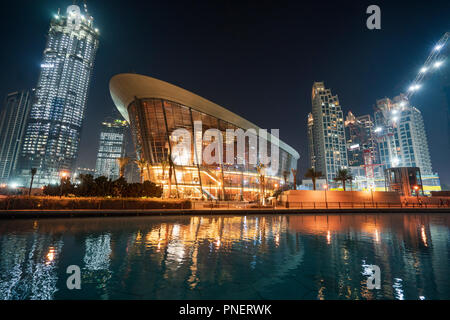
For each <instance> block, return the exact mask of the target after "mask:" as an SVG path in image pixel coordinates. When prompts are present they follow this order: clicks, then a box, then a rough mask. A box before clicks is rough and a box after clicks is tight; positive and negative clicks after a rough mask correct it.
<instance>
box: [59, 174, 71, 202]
mask: <svg viewBox="0 0 450 320" xmlns="http://www.w3.org/2000/svg"><path fill="white" fill-rule="evenodd" d="M59 175H60V176H61V183H60V186H59V197H60V198H62V194H63V183H64V179H66V178H67V177H68V176H69V173H68V172H66V171H61V172H60V173H59Z"/></svg>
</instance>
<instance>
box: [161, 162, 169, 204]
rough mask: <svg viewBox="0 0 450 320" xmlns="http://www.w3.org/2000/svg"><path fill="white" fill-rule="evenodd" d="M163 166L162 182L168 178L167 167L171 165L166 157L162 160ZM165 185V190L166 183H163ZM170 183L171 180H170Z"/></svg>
mask: <svg viewBox="0 0 450 320" xmlns="http://www.w3.org/2000/svg"><path fill="white" fill-rule="evenodd" d="M161 166H162V177H161V182H163V181H164V180H165V179H166V169H167V167H168V166H169V161H167V160H166V159H164V160H163V161H161ZM161 184H162V185H163V190H164V183H161ZM169 185H170V182H169ZM170 192H171V191H170V189H169V197H170ZM163 198H164V192H163Z"/></svg>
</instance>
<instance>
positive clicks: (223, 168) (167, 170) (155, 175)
mask: <svg viewBox="0 0 450 320" xmlns="http://www.w3.org/2000/svg"><path fill="white" fill-rule="evenodd" d="M128 115H129V119H130V125H131V130H132V134H133V139H134V142H135V146H136V151H137V155H138V157H139V158H140V159H145V160H146V161H148V162H149V163H150V165H149V166H148V168H147V169H145V170H144V176H145V178H146V179H150V180H151V181H155V182H156V183H159V184H161V185H163V186H164V192H165V196H166V197H167V196H169V195H171V196H179V197H181V198H194V199H202V198H204V199H205V198H206V199H214V200H229V201H242V200H244V201H256V200H257V199H258V198H259V197H260V196H261V190H262V189H264V191H263V192H264V193H265V195H266V196H270V195H271V194H272V193H273V192H274V191H276V190H277V189H279V188H280V187H282V185H283V184H284V183H285V182H284V178H283V172H289V173H290V172H291V169H295V168H296V167H297V160H298V159H297V158H296V156H295V155H292V154H290V153H289V152H287V151H286V150H283V149H282V148H280V152H279V166H278V171H277V172H271V174H270V175H269V174H267V175H265V179H264V180H265V182H264V188H261V181H260V180H261V179H260V174H259V173H258V170H257V167H256V166H255V165H250V164H249V163H250V162H251V161H250V158H249V157H250V153H249V151H250V150H249V148H250V147H251V146H250V145H251V144H250V143H249V141H250V140H251V139H252V138H253V137H252V136H250V137H246V138H245V140H246V143H245V156H244V157H245V159H241V160H244V161H236V160H238V159H237V157H235V161H234V163H227V162H226V150H227V146H228V147H229V149H232V148H234V150H235V153H234V154H235V155H236V154H238V152H237V151H236V150H237V149H238V142H237V139H236V138H234V139H233V140H231V139H227V138H226V137H227V136H226V130H227V129H232V130H237V129H243V128H239V127H237V126H236V125H234V124H232V123H229V122H227V121H224V120H222V119H220V118H218V117H216V116H214V115H210V114H206V113H202V112H199V111H198V110H195V109H194V108H192V107H189V106H186V105H182V104H179V103H175V102H172V101H169V100H165V99H156V98H147V99H135V100H134V101H133V102H132V103H131V104H130V105H129V106H128ZM197 121H201V122H202V134H201V136H200V134H199V133H200V132H199V131H196V130H195V128H194V123H195V122H197ZM177 129H186V130H187V131H188V132H190V133H191V137H192V138H191V146H190V150H188V152H190V154H189V155H186V154H175V153H174V147H175V145H176V144H177V141H172V138H171V137H172V133H173V132H174V131H175V130H177ZM208 129H218V130H220V132H221V133H222V135H223V152H222V156H223V161H221V162H222V164H217V163H216V164H214V165H210V164H207V163H206V162H205V161H204V159H203V158H202V160H201V161H200V160H199V161H196V159H198V158H199V156H198V155H199V152H202V150H205V148H206V147H208V145H209V144H210V143H212V142H204V141H203V139H202V137H203V135H204V134H205V132H206V131H207V130H208ZM243 130H244V129H243ZM244 131H245V130H244ZM200 141H201V143H200ZM196 142H197V143H196ZM230 144H232V146H230ZM198 148H202V150H197V149H198ZM253 151H255V152H256V150H253ZM267 152H268V156H270V152H271V147H270V145H269V144H267ZM171 155H173V156H172V157H171ZM170 159H174V160H173V161H171V160H170ZM238 163H244V164H241V165H239V164H238Z"/></svg>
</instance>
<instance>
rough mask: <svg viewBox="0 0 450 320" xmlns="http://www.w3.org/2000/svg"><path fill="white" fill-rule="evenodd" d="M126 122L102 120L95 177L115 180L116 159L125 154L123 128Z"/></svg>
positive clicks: (118, 173)
mask: <svg viewBox="0 0 450 320" xmlns="http://www.w3.org/2000/svg"><path fill="white" fill-rule="evenodd" d="M126 128H127V122H126V121H122V120H115V121H113V122H109V121H107V122H103V123H102V131H101V132H100V142H99V148H98V154H97V162H96V166H95V176H96V177H100V176H103V177H107V178H108V179H111V180H113V181H114V180H117V179H118V178H119V176H120V172H119V171H120V168H119V162H118V160H117V159H119V158H123V157H124V156H125V129H126Z"/></svg>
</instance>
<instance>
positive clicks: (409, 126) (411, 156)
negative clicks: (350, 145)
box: [375, 95, 440, 193]
mask: <svg viewBox="0 0 450 320" xmlns="http://www.w3.org/2000/svg"><path fill="white" fill-rule="evenodd" d="M375 126H376V128H375V132H376V134H377V139H378V149H379V154H380V162H381V164H382V168H383V169H388V168H396V167H417V168H420V173H421V176H422V180H423V185H424V191H425V192H426V193H428V192H429V191H439V190H440V182H439V176H438V175H437V173H433V169H432V166H431V157H430V152H429V148H428V141H427V135H426V131H425V124H424V121H423V117H422V113H421V112H420V110H418V109H417V108H415V107H413V106H411V105H410V104H409V101H408V100H407V98H406V97H405V96H403V95H400V96H398V97H395V98H394V99H393V100H391V99H389V98H384V99H381V100H378V101H377V107H376V111H375Z"/></svg>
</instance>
